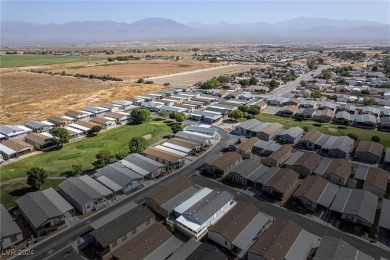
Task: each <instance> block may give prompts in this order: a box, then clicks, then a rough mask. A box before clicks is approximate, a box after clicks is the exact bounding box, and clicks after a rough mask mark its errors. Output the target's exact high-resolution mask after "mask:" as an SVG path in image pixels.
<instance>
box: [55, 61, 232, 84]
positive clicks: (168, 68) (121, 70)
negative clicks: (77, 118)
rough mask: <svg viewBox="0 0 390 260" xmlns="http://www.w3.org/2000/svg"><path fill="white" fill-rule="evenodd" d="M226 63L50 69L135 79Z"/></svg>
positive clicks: (140, 63) (145, 63) (146, 63)
mask: <svg viewBox="0 0 390 260" xmlns="http://www.w3.org/2000/svg"><path fill="white" fill-rule="evenodd" d="M224 64H225V63H210V62H205V61H187V60H183V61H173V60H167V61H165V60H140V61H129V62H118V63H102V62H100V64H99V65H87V66H83V65H81V64H77V65H74V64H72V66H69V65H68V66H66V67H62V66H61V67H58V66H56V68H54V69H49V71H54V72H61V71H65V72H66V73H71V74H76V73H79V74H87V75H89V74H95V75H110V76H112V77H117V78H122V79H127V80H135V79H139V78H145V77H153V76H160V75H166V74H172V73H179V72H185V71H192V70H198V69H207V68H213V67H218V66H223V65H224Z"/></svg>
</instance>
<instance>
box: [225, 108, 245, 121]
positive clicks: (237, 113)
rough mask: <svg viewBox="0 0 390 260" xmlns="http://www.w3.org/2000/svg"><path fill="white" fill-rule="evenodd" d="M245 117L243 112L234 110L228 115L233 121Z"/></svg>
mask: <svg viewBox="0 0 390 260" xmlns="http://www.w3.org/2000/svg"><path fill="white" fill-rule="evenodd" d="M243 116H244V115H243V114H242V112H241V111H240V110H238V109H234V110H232V111H230V112H229V114H228V117H229V118H231V119H233V120H237V119H239V118H241V117H243Z"/></svg>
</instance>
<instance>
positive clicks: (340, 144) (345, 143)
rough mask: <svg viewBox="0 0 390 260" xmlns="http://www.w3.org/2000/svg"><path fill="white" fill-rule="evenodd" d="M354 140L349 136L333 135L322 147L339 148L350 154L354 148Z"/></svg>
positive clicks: (328, 148)
mask: <svg viewBox="0 0 390 260" xmlns="http://www.w3.org/2000/svg"><path fill="white" fill-rule="evenodd" d="M353 143H354V140H353V139H352V138H351V137H349V136H331V137H330V138H329V139H328V140H327V141H326V142H325V143H324V145H323V146H322V149H327V150H333V149H339V150H341V151H343V152H345V153H346V154H348V153H349V152H350V151H351V150H352V148H353Z"/></svg>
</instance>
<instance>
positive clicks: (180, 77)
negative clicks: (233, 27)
mask: <svg viewBox="0 0 390 260" xmlns="http://www.w3.org/2000/svg"><path fill="white" fill-rule="evenodd" d="M255 67H258V66H256V65H227V66H223V67H218V68H208V69H201V70H194V71H189V72H181V73H176V74H172V75H164V76H157V77H150V78H149V80H152V81H153V82H154V83H156V84H164V83H165V82H169V83H171V85H192V84H194V83H196V82H199V81H204V80H209V79H211V78H213V77H218V76H220V75H224V74H232V73H237V72H243V71H247V70H249V69H250V68H255Z"/></svg>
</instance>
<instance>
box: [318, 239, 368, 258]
mask: <svg viewBox="0 0 390 260" xmlns="http://www.w3.org/2000/svg"><path fill="white" fill-rule="evenodd" d="M344 259H359V260H363V259H365V260H373V259H374V258H373V257H371V256H369V255H366V254H364V253H362V252H360V251H358V250H357V249H356V248H354V247H353V246H351V245H350V244H348V243H347V242H345V241H344V240H342V239H340V238H336V237H330V236H324V238H323V239H322V241H321V244H320V247H319V248H318V250H317V253H316V255H315V256H314V260H344Z"/></svg>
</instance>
